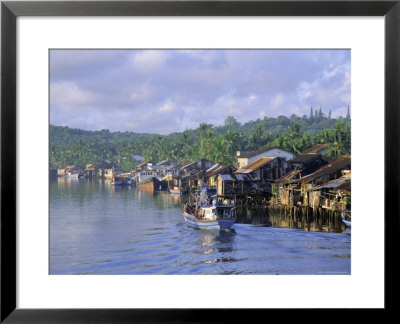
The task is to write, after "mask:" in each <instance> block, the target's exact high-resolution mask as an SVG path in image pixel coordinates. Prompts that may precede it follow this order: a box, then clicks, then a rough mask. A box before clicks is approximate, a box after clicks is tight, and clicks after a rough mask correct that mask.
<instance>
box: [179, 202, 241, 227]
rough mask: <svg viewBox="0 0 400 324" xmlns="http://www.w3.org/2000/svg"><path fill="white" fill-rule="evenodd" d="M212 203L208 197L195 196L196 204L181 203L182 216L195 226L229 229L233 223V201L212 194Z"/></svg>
mask: <svg viewBox="0 0 400 324" xmlns="http://www.w3.org/2000/svg"><path fill="white" fill-rule="evenodd" d="M213 198H214V199H213V201H212V204H211V205H210V204H209V199H207V198H205V199H201V198H200V199H199V197H198V196H197V197H196V204H194V205H190V204H188V203H186V204H184V205H183V217H184V219H185V222H186V224H187V225H189V226H192V227H195V228H206V229H219V230H226V229H230V228H231V227H232V225H233V224H234V223H235V218H236V206H235V203H234V201H231V200H229V199H223V198H222V197H218V196H214V197H213Z"/></svg>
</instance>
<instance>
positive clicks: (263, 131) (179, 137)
mask: <svg viewBox="0 0 400 324" xmlns="http://www.w3.org/2000/svg"><path fill="white" fill-rule="evenodd" d="M350 142H351V121H350V118H349V117H347V118H342V117H340V118H339V119H333V118H330V114H329V115H328V116H325V115H324V114H323V113H322V111H321V109H319V110H317V111H315V113H313V112H312V110H311V112H310V116H306V115H304V116H302V117H298V116H296V115H292V116H291V117H290V118H288V117H285V116H279V117H277V118H268V117H265V118H264V119H257V120H256V121H249V122H247V123H244V124H241V123H239V122H238V121H237V120H236V119H235V118H233V117H227V118H226V120H225V123H224V125H223V126H218V127H214V126H213V125H210V124H206V123H202V124H200V125H199V127H198V128H196V129H187V130H185V131H183V132H179V133H178V132H177V133H172V134H169V135H157V134H142V133H134V132H109V131H108V130H101V131H85V130H81V129H73V128H69V127H62V126H54V125H50V152H49V154H50V166H51V167H54V168H55V167H58V166H61V165H64V164H77V165H82V166H84V165H85V164H87V163H94V162H98V161H104V160H109V161H111V162H115V163H118V164H119V165H120V167H121V168H122V169H124V170H125V171H128V170H130V169H132V168H134V167H135V165H136V163H137V162H135V161H134V160H133V159H132V157H133V155H141V156H143V157H144V158H145V160H152V161H153V162H159V161H162V160H166V159H173V160H177V161H179V162H183V161H194V160H197V159H200V158H206V159H209V160H211V161H214V162H217V163H223V164H232V163H235V161H236V158H235V156H236V151H238V150H244V151H255V150H258V149H260V148H262V147H264V146H265V147H267V146H276V147H280V148H283V149H285V150H289V151H292V152H294V153H296V154H299V153H300V152H302V151H304V150H305V149H307V148H309V147H311V146H313V145H315V144H318V143H331V145H330V150H329V153H328V154H329V155H330V157H331V158H335V157H339V156H341V155H346V154H350ZM335 155H336V156H335Z"/></svg>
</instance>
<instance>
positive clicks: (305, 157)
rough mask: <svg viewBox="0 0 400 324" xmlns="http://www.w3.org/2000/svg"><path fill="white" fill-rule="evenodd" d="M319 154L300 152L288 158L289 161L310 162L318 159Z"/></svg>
mask: <svg viewBox="0 0 400 324" xmlns="http://www.w3.org/2000/svg"><path fill="white" fill-rule="evenodd" d="M319 158H320V155H317V154H300V155H298V156H296V157H295V158H294V159H292V160H290V161H289V162H290V163H306V162H311V161H313V160H316V159H319Z"/></svg>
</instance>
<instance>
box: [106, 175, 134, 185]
mask: <svg viewBox="0 0 400 324" xmlns="http://www.w3.org/2000/svg"><path fill="white" fill-rule="evenodd" d="M111 184H112V185H114V186H131V185H133V180H132V178H127V177H118V176H114V177H112V178H111Z"/></svg>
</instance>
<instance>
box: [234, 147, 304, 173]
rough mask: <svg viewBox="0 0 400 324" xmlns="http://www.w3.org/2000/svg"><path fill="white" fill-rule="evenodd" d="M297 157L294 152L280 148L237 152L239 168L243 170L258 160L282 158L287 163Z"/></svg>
mask: <svg viewBox="0 0 400 324" xmlns="http://www.w3.org/2000/svg"><path fill="white" fill-rule="evenodd" d="M295 156H296V155H295V154H294V153H292V152H289V151H285V150H283V149H281V148H279V147H264V148H262V149H260V150H257V151H254V152H246V151H237V152H236V157H237V161H238V164H239V168H243V167H244V166H246V165H249V164H250V163H252V162H254V161H256V160H258V159H259V158H261V157H280V158H283V159H285V160H286V161H288V160H291V159H293V158H294V157H295Z"/></svg>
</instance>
